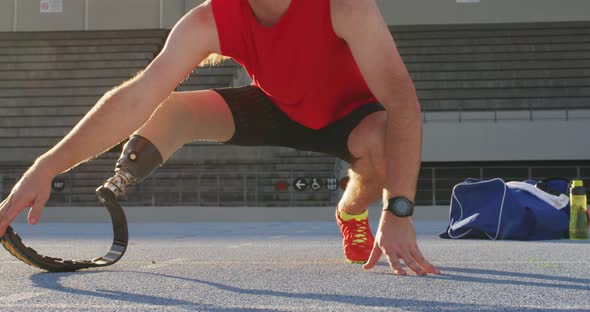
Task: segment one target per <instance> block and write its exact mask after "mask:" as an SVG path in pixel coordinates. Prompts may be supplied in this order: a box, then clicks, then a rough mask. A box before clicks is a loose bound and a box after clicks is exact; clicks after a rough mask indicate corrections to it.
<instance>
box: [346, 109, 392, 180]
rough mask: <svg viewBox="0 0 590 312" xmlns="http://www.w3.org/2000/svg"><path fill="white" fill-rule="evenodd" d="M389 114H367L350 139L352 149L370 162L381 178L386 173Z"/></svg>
mask: <svg viewBox="0 0 590 312" xmlns="http://www.w3.org/2000/svg"><path fill="white" fill-rule="evenodd" d="M386 126H387V115H386V113H385V112H378V113H373V114H371V115H369V116H367V117H366V118H365V119H364V120H363V121H362V122H361V123H360V124H359V126H357V128H355V129H354V130H353V133H351V137H350V140H349V146H350V150H351V152H352V153H353V155H354V156H355V157H357V158H359V160H360V159H363V160H364V161H363V162H365V163H370V166H371V167H372V168H371V169H372V171H373V174H374V175H376V176H377V177H378V178H379V179H380V180H381V179H383V177H384V173H385V130H386Z"/></svg>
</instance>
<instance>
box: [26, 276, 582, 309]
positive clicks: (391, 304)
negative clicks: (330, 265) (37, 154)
mask: <svg viewBox="0 0 590 312" xmlns="http://www.w3.org/2000/svg"><path fill="white" fill-rule="evenodd" d="M443 269H444V270H445V271H450V272H460V273H475V274H490V275H501V276H506V275H511V274H512V275H514V276H515V277H526V278H530V277H534V278H543V279H547V280H558V279H560V277H555V276H548V275H541V274H525V273H514V272H504V271H494V270H477V269H462V268H443ZM122 272H126V273H135V274H137V275H151V276H158V277H161V278H164V279H175V280H180V281H183V282H191V283H194V284H200V285H207V286H209V287H213V288H217V289H219V290H222V291H226V292H230V293H235V294H238V295H251V296H272V297H281V298H289V299H302V300H319V301H328V302H334V303H340V304H342V303H344V304H350V305H355V306H358V307H374V308H375V307H377V308H378V307H382V308H399V309H403V310H408V311H419V312H422V311H424V312H426V311H433V310H441V309H442V310H453V311H484V312H485V311H489V312H491V311H499V310H505V309H507V308H508V309H510V308H511V307H507V306H501V305H479V304H465V303H452V302H439V301H430V300H412V299H396V298H385V297H371V296H358V295H339V294H322V293H297V292H285V291H275V290H270V289H247V288H240V287H236V286H231V285H227V284H222V283H218V282H212V281H205V280H200V279H195V278H186V277H181V276H173V275H166V274H161V273H152V272H141V271H122ZM99 273H115V274H116V273H117V271H93V272H78V273H57V274H55V273H53V274H49V273H37V274H34V275H32V276H31V278H30V279H31V281H32V282H33V284H34V285H35V286H37V287H41V288H45V289H50V290H56V291H62V292H65V293H68V294H75V295H82V296H91V297H99V298H107V299H112V300H119V301H125V302H132V303H139V304H151V305H161V306H164V305H165V306H171V305H174V306H180V307H187V308H193V309H195V308H198V309H205V310H207V311H220V312H221V311H236V308H234V307H232V308H223V307H217V306H214V305H210V304H206V303H196V302H191V301H186V300H178V299H169V298H163V297H158V296H151V295H141V294H135V293H128V292H123V291H112V290H104V289H97V290H96V291H91V290H79V289H74V288H70V287H63V286H62V285H61V284H60V279H61V278H66V277H68V276H70V275H72V274H99ZM422 278H445V279H448V280H452V281H459V282H461V281H469V282H481V283H498V284H514V285H526V286H545V287H563V286H567V285H554V284H549V283H531V282H528V281H526V282H525V281H505V280H498V279H494V278H475V277H466V276H460V275H448V274H447V275H445V276H429V277H422ZM570 280H575V281H574V282H576V283H578V282H579V283H586V285H588V283H589V282H590V281H588V280H584V279H570ZM137 281H138V283H141V285H144V283H143V282H141V279H140V278H138V279H137ZM195 286H198V285H195ZM570 287H572V286H571V285H570ZM575 287H576V288H575V289H584V290H585V289H588V286H586V288H583V287H584V286H583V285H580V286H575ZM239 310H240V311H277V310H275V309H272V310H264V309H247V308H246V309H243V308H240V309H239ZM518 310H519V311H528V312H532V311H538V312H550V311H554V309H552V308H547V309H539V308H524V307H518ZM560 311H572V312H573V311H580V312H581V311H587V310H583V309H568V310H560Z"/></svg>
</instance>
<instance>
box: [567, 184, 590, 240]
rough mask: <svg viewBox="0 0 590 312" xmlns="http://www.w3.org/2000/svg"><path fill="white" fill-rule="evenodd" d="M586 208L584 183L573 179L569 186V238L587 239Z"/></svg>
mask: <svg viewBox="0 0 590 312" xmlns="http://www.w3.org/2000/svg"><path fill="white" fill-rule="evenodd" d="M587 209H588V207H587V198H586V190H585V189H584V183H583V182H582V181H581V180H573V181H572V186H571V188H570V239H588V215H587V213H586V210H587Z"/></svg>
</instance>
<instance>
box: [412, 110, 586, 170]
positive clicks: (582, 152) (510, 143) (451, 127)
mask: <svg viewBox="0 0 590 312" xmlns="http://www.w3.org/2000/svg"><path fill="white" fill-rule="evenodd" d="M565 113H566V112H565V111H537V112H533V118H535V119H534V120H532V121H531V120H530V119H529V118H530V115H529V112H527V111H513V112H506V113H505V115H503V116H500V117H499V118H500V119H498V120H497V121H494V120H493V117H492V114H493V112H489V113H487V112H480V113H473V115H471V116H463V117H462V118H463V119H462V120H461V122H459V121H458V115H457V114H458V113H456V112H444V113H427V114H426V118H427V119H428V118H436V117H434V116H433V115H438V116H437V117H439V119H438V120H436V119H435V120H432V119H431V120H430V121H428V120H427V121H426V122H425V123H424V145H423V151H422V157H423V161H427V162H430V161H433V162H445V161H533V160H583V159H588V158H590V145H588V144H587V141H588V133H590V110H579V111H572V112H570V116H569V117H568V118H571V119H569V120H565ZM484 114H488V115H489V116H487V117H488V118H489V119H487V120H485V119H484V118H485V116H484ZM429 116H430V117H429ZM443 116H444V117H443ZM451 116H452V117H451Z"/></svg>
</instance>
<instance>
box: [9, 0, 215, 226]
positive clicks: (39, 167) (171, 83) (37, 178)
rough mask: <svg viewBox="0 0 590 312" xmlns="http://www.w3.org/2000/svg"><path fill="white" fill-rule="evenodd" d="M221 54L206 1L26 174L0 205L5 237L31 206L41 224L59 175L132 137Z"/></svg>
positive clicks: (31, 219) (33, 216) (32, 219)
mask: <svg viewBox="0 0 590 312" xmlns="http://www.w3.org/2000/svg"><path fill="white" fill-rule="evenodd" d="M217 51H219V40H218V37H217V29H216V26H215V22H214V18H213V13H212V10H211V7H210V4H209V3H208V2H207V3H205V4H204V5H201V6H199V7H197V8H195V9H193V10H192V11H190V12H189V13H187V14H186V15H185V16H184V17H183V18H182V19H181V20H180V21H179V22H178V23H177V24H176V26H175V27H174V28H173V29H172V32H171V33H170V36H169V37H168V40H167V42H166V44H165V45H164V48H163V50H162V52H161V53H160V54H159V55H158V56H157V57H156V58H155V59H154V60H153V62H152V63H151V64H150V65H149V66H148V67H147V68H146V69H145V70H144V71H143V72H141V73H140V74H138V75H137V76H136V77H134V78H133V79H131V80H129V81H127V82H125V83H123V84H122V85H120V86H118V87H116V88H114V89H113V90H111V91H109V92H107V93H106V94H105V95H104V96H103V97H102V98H101V99H100V100H99V101H98V103H97V104H96V105H95V106H94V107H93V108H92V109H91V110H90V111H89V112H88V113H87V114H86V116H84V118H82V120H81V121H80V122H79V123H78V124H77V125H76V126H75V127H74V129H73V130H72V131H71V132H70V133H69V134H68V135H67V136H66V137H65V138H63V139H62V140H61V141H60V142H59V143H58V144H57V145H55V146H54V147H53V148H52V149H50V150H49V151H48V152H47V153H45V154H43V155H42V156H40V157H39V158H38V159H37V160H36V161H35V163H34V164H33V166H31V168H29V170H27V172H26V173H25V174H24V175H23V177H22V178H21V179H20V181H19V182H18V183H17V184H16V185H15V186H14V188H13V189H12V192H11V193H10V195H9V196H8V197H7V198H6V199H4V201H3V202H2V203H1V204H0V236H1V235H3V234H4V231H5V230H6V228H7V227H8V225H9V224H10V223H11V222H12V221H13V220H14V218H15V217H16V216H17V215H18V214H19V213H20V212H21V211H22V210H23V209H24V208H26V207H29V206H32V209H31V212H30V213H29V223H36V222H37V221H38V219H39V216H40V214H41V210H42V209H43V206H44V205H45V203H46V202H47V199H48V198H49V194H50V182H51V180H52V179H53V178H54V177H55V176H56V175H57V174H59V173H61V172H64V171H66V170H68V169H70V168H72V167H74V166H76V165H77V164H79V163H81V162H84V161H86V160H88V159H90V158H92V157H95V156H96V155H97V154H100V153H102V152H104V151H106V150H108V149H109V148H111V147H112V146H114V145H115V144H117V143H119V142H121V141H122V140H123V139H125V138H127V137H128V136H129V135H130V134H131V133H133V132H134V131H135V130H137V129H138V128H139V127H140V126H141V125H143V123H145V122H146V121H147V120H148V118H149V117H150V115H151V114H152V113H153V111H154V110H155V109H156V107H157V106H158V105H159V104H160V103H161V102H163V101H164V100H165V99H166V98H167V97H168V96H169V95H170V94H171V93H172V91H173V90H174V89H175V88H176V87H177V85H178V84H179V83H180V82H181V81H182V80H183V79H185V78H186V77H187V76H188V75H189V74H190V72H191V71H192V70H193V69H194V68H195V67H197V65H198V64H199V63H201V62H202V61H203V60H204V59H205V58H206V57H207V56H208V55H209V54H210V53H214V52H217Z"/></svg>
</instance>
